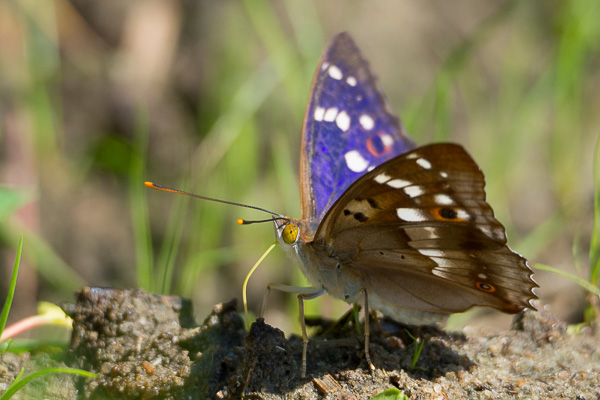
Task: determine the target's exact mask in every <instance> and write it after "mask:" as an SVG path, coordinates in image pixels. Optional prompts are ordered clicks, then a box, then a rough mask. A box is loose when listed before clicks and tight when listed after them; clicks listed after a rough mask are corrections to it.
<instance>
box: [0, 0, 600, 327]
mask: <svg viewBox="0 0 600 400" xmlns="http://www.w3.org/2000/svg"><path fill="white" fill-rule="evenodd" d="M340 31H348V32H350V33H351V35H352V36H353V37H354V39H355V40H356V41H357V43H358V45H359V47H360V48H361V49H362V51H363V53H364V54H365V56H366V58H367V59H369V60H370V63H371V67H372V69H373V71H374V73H375V74H376V75H377V76H378V77H379V81H380V86H381V87H382V88H383V89H384V91H385V92H386V95H387V97H388V99H389V101H390V103H391V104H392V107H393V108H394V109H395V110H396V111H397V112H398V114H399V115H400V116H401V118H402V120H403V121H404V124H405V125H406V127H407V128H408V130H409V132H410V133H411V134H412V135H413V137H414V138H415V140H416V141H417V143H420V144H426V143H430V142H433V141H455V142H458V143H461V144H462V145H463V146H465V147H466V148H467V149H468V151H469V152H470V153H471V154H472V156H473V157H474V158H475V160H476V161H477V162H478V163H479V165H480V166H481V168H482V169H483V171H484V173H485V174H486V180H487V192H488V199H489V202H490V203H491V204H492V206H493V207H494V209H495V212H496V214H497V215H498V218H499V219H500V221H502V222H503V224H504V225H505V226H506V228H507V232H508V235H509V244H510V245H511V247H512V248H513V249H515V250H517V251H519V252H520V253H522V254H524V255H525V256H526V257H527V258H528V259H529V260H530V261H531V263H532V264H534V263H536V262H540V263H545V264H549V265H552V266H555V267H558V268H561V269H564V270H566V271H570V272H573V273H575V274H577V275H579V276H582V277H584V278H588V276H589V262H588V252H589V246H590V239H591V232H592V225H593V218H592V217H593V189H594V185H593V174H592V173H593V152H594V146H595V143H596V140H597V137H598V133H599V132H600V112H599V110H600V74H598V73H597V71H598V70H599V67H600V3H598V2H597V1H595V0H566V1H558V0H550V1H548V0H532V1H527V2H522V1H496V0H494V1H492V0H485V1H466V0H460V1H452V2H444V1H437V2H433V1H431V2H425V1H416V0H415V1H403V2H399V1H395V0H379V1H377V2H367V1H348V0H330V1H317V0H314V1H297V0H283V1H266V0H247V1H233V0H225V1H213V0H211V1H169V0H144V1H142V0H137V1H127V2H123V1H117V0H105V1H102V2H88V1H83V0H75V1H67V0H54V1H38V0H0V110H1V111H0V112H1V118H2V120H1V125H0V157H1V159H0V183H1V184H2V188H1V191H0V218H1V219H0V241H1V245H2V249H3V251H2V257H3V259H2V264H1V267H2V268H1V270H0V273H1V275H0V299H3V298H4V297H5V293H6V286H7V284H8V276H9V274H10V268H11V266H12V263H13V260H14V249H15V248H16V241H17V239H18V235H19V234H20V233H22V232H25V234H26V237H25V246H24V253H23V257H24V260H25V262H24V265H23V267H22V269H21V275H20V277H19V282H18V286H17V297H16V299H15V302H14V306H13V312H12V313H11V318H10V320H12V321H14V320H16V319H18V318H21V317H23V316H24V315H30V314H33V313H34V312H35V303H36V302H37V301H38V300H49V301H54V302H61V301H68V300H72V298H73V292H74V291H75V290H77V289H78V288H80V287H81V285H83V284H88V285H93V286H111V287H127V288H130V287H143V288H147V289H150V290H153V291H156V292H168V293H176V294H181V295H184V296H187V297H191V298H192V299H193V301H194V304H195V307H196V314H197V316H198V319H199V320H200V321H201V320H202V319H203V318H204V317H205V316H206V314H207V313H208V312H209V311H210V309H211V308H212V305H213V304H215V303H217V302H221V301H227V300H229V299H231V298H233V297H237V298H241V285H242V282H243V279H244V276H245V274H246V272H247V271H248V270H249V268H250V267H251V266H252V264H253V263H254V262H255V261H256V260H257V259H258V257H259V256H260V255H261V254H262V252H263V251H264V249H266V248H267V246H268V245H269V244H271V243H272V242H273V232H272V227H271V225H270V224H264V225H252V226H245V227H240V226H238V225H236V223H235V221H236V219H237V218H248V219H262V218H263V217H264V215H261V214H260V213H257V212H254V211H251V210H246V209H239V208H234V207H228V206H224V205H221V204H216V203H207V202H202V201H195V200H190V199H187V198H184V197H181V196H175V195H168V194H165V193H160V192H157V191H153V190H150V189H147V188H145V187H143V185H142V184H143V181H145V180H152V181H154V182H157V183H160V184H163V185H168V186H174V187H178V188H181V189H184V190H188V191H193V192H196V193H199V194H203V195H207V196H211V197H217V198H222V199H226V200H231V201H236V202H243V203H248V204H253V205H256V206H260V207H265V208H268V209H271V210H273V211H277V212H280V213H284V214H287V215H290V216H294V217H299V210H300V207H299V206H300V204H299V192H298V160H299V154H298V153H299V143H300V135H301V126H302V118H303V114H304V109H305V106H306V100H307V98H308V94H309V90H310V82H311V78H312V74H313V71H314V68H315V67H316V63H317V61H318V58H319V55H320V52H321V51H322V49H323V48H324V46H325V44H326V43H327V41H328V40H329V39H330V38H331V37H332V36H333V35H334V34H336V33H338V32H340ZM536 280H537V281H538V283H539V284H540V286H541V289H539V290H538V293H539V295H540V297H541V299H542V301H543V302H544V303H545V304H546V303H548V304H550V305H551V310H552V311H554V312H556V313H558V314H559V316H561V317H562V318H565V319H567V320H568V321H571V322H576V321H578V320H579V319H580V318H581V313H582V311H581V310H582V307H583V298H584V292H583V291H582V290H581V289H580V288H579V287H577V286H575V285H574V284H573V283H572V282H570V281H569V280H567V279H565V278H562V277H559V276H558V275H554V274H549V273H544V272H537V273H536ZM267 282H279V283H288V284H289V283H294V284H302V282H303V280H302V278H301V277H300V273H299V272H298V270H297V268H296V267H295V266H294V264H293V262H292V261H291V260H288V259H286V258H285V257H284V256H283V252H282V251H281V250H278V251H276V252H274V254H273V255H271V256H270V257H269V258H268V259H267V260H266V262H265V263H264V265H263V267H262V268H261V269H259V270H258V272H257V273H256V274H255V275H254V276H253V278H252V279H251V281H250V286H249V295H248V297H249V301H250V308H251V309H252V310H254V311H257V310H258V305H259V303H260V300H261V298H262V293H263V290H264V287H265V285H266V283H267ZM311 304H312V306H310V307H309V309H308V314H312V313H317V312H319V313H323V315H325V316H327V317H333V318H335V317H337V316H338V315H339V314H340V313H341V310H343V309H345V306H344V305H343V304H340V303H339V302H333V301H331V300H330V299H325V300H323V301H321V302H311ZM240 309H241V308H240ZM296 315H297V306H296V299H295V296H294V295H289V294H280V293H273V294H272V295H271V297H270V300H269V307H268V313H267V321H268V322H270V323H272V324H274V325H276V326H279V327H281V328H283V329H286V330H292V329H296V328H295V324H296V320H297V318H296ZM496 316H497V314H493V313H492V314H489V313H485V314H484V315H480V316H478V317H477V318H475V319H474V320H472V323H475V324H488V323H489V322H488V321H489V318H492V317H494V318H495V317H496ZM507 318H510V317H504V320H501V321H500V324H504V326H505V327H506V320H507Z"/></svg>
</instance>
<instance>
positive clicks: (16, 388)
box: [0, 368, 98, 400]
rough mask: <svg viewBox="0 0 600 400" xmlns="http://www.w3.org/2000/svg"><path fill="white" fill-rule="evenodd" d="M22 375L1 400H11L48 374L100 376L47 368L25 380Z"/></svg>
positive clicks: (73, 369)
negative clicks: (18, 392) (21, 390)
mask: <svg viewBox="0 0 600 400" xmlns="http://www.w3.org/2000/svg"><path fill="white" fill-rule="evenodd" d="M22 374H23V370H21V373H20V374H19V376H17V378H16V379H15V380H14V381H13V383H12V384H11V385H10V387H9V388H8V390H7V391H6V392H5V393H4V394H3V395H2V397H0V400H8V399H10V398H11V397H12V396H13V395H14V394H15V393H16V392H17V391H19V390H20V389H22V388H23V386H25V385H27V384H28V383H29V382H30V381H32V380H33V379H36V378H39V377H40V376H43V375H47V374H71V375H79V376H83V377H84V378H96V377H97V376H98V375H96V374H94V373H92V372H88V371H84V370H82V369H75V368H47V369H43V370H40V371H37V372H34V373H32V374H31V375H28V376H26V377H25V378H23V379H20V377H21V376H22Z"/></svg>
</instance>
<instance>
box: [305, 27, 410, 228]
mask: <svg viewBox="0 0 600 400" xmlns="http://www.w3.org/2000/svg"><path fill="white" fill-rule="evenodd" d="M302 146H303V148H302V153H301V161H300V171H301V177H300V190H301V196H302V199H301V200H302V219H303V220H307V221H308V223H309V226H310V231H311V233H314V232H315V231H316V229H317V227H318V225H319V223H320V222H321V220H322V219H323V216H324V215H325V213H326V212H327V210H329V208H330V207H331V205H332V204H333V203H334V202H335V201H336V200H337V199H338V198H339V197H340V196H341V195H342V193H344V191H345V190H346V189H347V188H348V187H349V186H350V185H351V184H352V183H353V182H354V181H355V180H356V179H358V178H359V177H360V176H362V175H363V174H365V173H366V172H367V171H370V170H372V169H373V168H374V167H376V166H378V165H380V164H381V163H383V162H384V161H386V160H389V159H390V158H393V157H395V156H397V155H399V154H402V153H405V152H406V151H408V150H411V149H413V148H414V147H416V146H415V144H414V142H413V141H412V139H410V138H409V137H408V135H407V133H406V131H405V130H404V128H403V127H402V125H401V122H400V120H399V119H398V117H396V116H395V115H394V114H393V112H392V111H391V110H390V107H389V105H388V103H387V100H386V99H385V97H384V95H383V93H382V92H381V90H379V88H378V87H377V83H376V81H375V77H374V76H373V75H372V74H371V72H370V70H369V66H368V63H367V61H365V59H364V58H363V57H362V55H361V53H360V51H359V50H358V47H357V46H356V44H355V43H354V41H353V40H352V38H350V36H349V35H348V34H347V33H340V34H338V35H336V36H335V37H334V38H333V39H332V40H331V42H330V44H329V46H328V47H327V48H326V49H325V51H324V53H323V55H322V56H321V61H320V62H319V66H318V67H317V71H316V72H315V76H314V78H313V85H312V92H311V95H310V101H309V103H308V107H307V109H306V115H305V116H304V129H303V133H302Z"/></svg>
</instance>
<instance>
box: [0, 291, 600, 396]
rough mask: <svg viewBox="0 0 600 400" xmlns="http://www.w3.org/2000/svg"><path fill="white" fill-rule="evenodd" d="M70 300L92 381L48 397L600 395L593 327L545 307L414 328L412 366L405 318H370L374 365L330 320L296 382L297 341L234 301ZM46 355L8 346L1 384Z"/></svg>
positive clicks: (101, 296)
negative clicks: (457, 325)
mask: <svg viewBox="0 0 600 400" xmlns="http://www.w3.org/2000/svg"><path fill="white" fill-rule="evenodd" d="M68 308H69V310H68V311H69V313H70V314H71V315H72V317H73V319H74V321H75V323H74V330H73V337H72V342H71V349H70V351H69V358H68V360H67V361H66V362H67V364H68V365H70V366H72V367H78V368H83V369H87V370H92V371H94V372H97V373H99V378H98V379H96V380H77V381H74V380H73V379H72V378H70V377H68V376H63V377H64V378H58V377H54V378H53V379H52V380H51V381H48V382H46V383H45V386H44V389H45V390H47V391H49V392H51V393H53V397H52V398H64V399H73V398H92V399H98V398H127V399H135V398H139V399H149V398H165V399H187V398H194V399H203V398H206V399H238V398H241V397H242V396H243V397H244V398H246V399H368V398H369V397H371V396H373V395H375V394H377V393H379V392H382V391H384V390H386V389H389V388H392V387H397V388H399V389H401V390H402V391H404V393H405V394H406V395H407V396H408V397H409V398H410V399H459V398H461V399H462V398H469V399H506V398H515V399H547V398H551V399H600V335H599V333H598V329H592V328H588V329H585V330H583V331H582V332H580V333H576V334H568V333H567V332H566V325H565V324H564V323H562V322H560V321H558V320H556V319H555V318H554V317H553V316H552V315H550V314H548V313H546V312H543V311H542V312H536V313H534V312H527V313H525V314H523V315H520V316H518V317H517V318H516V319H515V322H514V323H513V326H512V329H511V330H510V331H507V332H500V333H499V332H486V331H483V330H474V329H472V330H470V329H466V330H465V331H464V332H463V333H460V334H457V333H446V332H443V331H439V330H435V329H415V328H411V329H410V330H411V332H412V334H413V335H414V336H416V337H418V338H421V339H422V340H424V345H423V351H422V353H421V355H420V357H419V359H418V362H417V363H416V366H415V367H414V368H411V363H412V359H413V354H414V352H415V345H416V344H415V343H414V341H413V339H411V338H410V336H409V335H407V334H406V331H405V327H399V326H397V325H395V324H393V323H390V322H387V321H382V327H383V331H382V330H381V329H379V328H378V327H377V325H376V324H373V325H372V337H371V358H372V360H373V363H374V364H375V366H376V367H377V370H376V371H375V372H374V373H373V374H372V373H371V372H370V371H369V370H368V369H367V368H366V367H367V365H366V361H365V358H364V351H363V344H362V338H361V337H360V336H358V335H357V333H356V329H355V327H353V326H352V323H350V322H348V323H346V324H339V325H338V326H329V327H327V329H325V328H323V329H325V331H326V332H327V333H323V334H320V335H318V337H317V338H314V339H313V340H312V341H311V342H310V344H309V352H308V377H307V378H305V379H302V378H301V352H302V341H301V340H300V339H299V338H298V337H292V338H290V339H286V338H285V337H284V335H283V333H282V332H281V331H280V330H278V329H276V328H273V327H271V326H269V325H267V324H265V323H264V322H262V321H259V322H258V323H256V324H254V325H253V326H252V328H251V330H250V333H249V334H246V332H245V330H244V327H243V323H242V320H241V318H240V317H239V314H238V312H237V310H236V304H235V301H232V302H230V303H224V304H218V305H216V306H215V308H214V310H213V312H212V314H211V315H210V316H208V317H207V318H206V320H205V321H204V323H203V324H202V325H199V326H198V325H196V324H195V322H194V321H193V319H192V317H191V315H192V310H191V306H190V304H189V302H187V301H185V300H182V299H180V298H178V297H173V296H157V295H152V294H148V293H145V292H142V291H135V290H113V289H96V288H87V287H86V288H84V289H83V290H82V291H81V292H80V293H79V294H78V295H77V301H76V304H75V305H74V306H72V307H68ZM315 322H317V323H318V325H319V326H321V327H325V326H326V323H325V322H324V321H315ZM596 328H597V327H596ZM40 357H41V359H40ZM44 357H45V356H32V357H30V356H29V355H25V356H21V357H15V356H13V355H11V354H10V353H7V354H5V355H4V358H3V359H1V360H0V393H2V392H3V386H2V385H5V384H6V382H9V381H10V380H11V378H12V377H13V376H14V374H15V371H17V372H18V369H19V366H20V365H25V366H26V368H34V367H35V365H39V364H40V362H41V361H43V362H49V360H47V359H45V358H44ZM38 368H39V367H38ZM33 389H37V390H39V389H40V387H37V388H35V387H34V388H32V390H33ZM27 393H29V395H30V394H31V392H26V393H23V395H22V396H24V397H21V398H27V397H26V396H27ZM77 393H79V395H77Z"/></svg>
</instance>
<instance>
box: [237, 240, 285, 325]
mask: <svg viewBox="0 0 600 400" xmlns="http://www.w3.org/2000/svg"><path fill="white" fill-rule="evenodd" d="M275 245H277V242H275V243H273V244H272V245H271V246H269V248H268V249H267V251H265V252H264V253H263V255H262V256H260V258H259V259H258V261H257V262H256V264H254V266H253V267H252V268H251V269H250V271H249V272H248V275H246V279H244V285H243V286H242V298H243V300H244V316H245V318H246V329H248V330H250V323H249V319H248V301H246V287H247V286H248V281H249V280H250V276H252V274H253V273H254V270H256V268H258V266H259V265H260V263H261V262H263V260H264V259H265V258H266V257H267V256H268V255H269V253H270V252H271V250H273V248H275Z"/></svg>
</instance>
